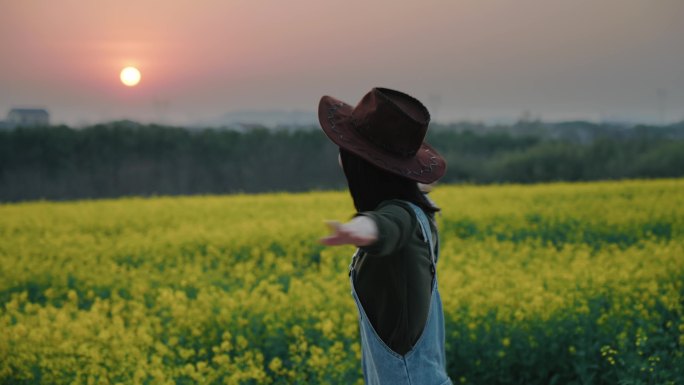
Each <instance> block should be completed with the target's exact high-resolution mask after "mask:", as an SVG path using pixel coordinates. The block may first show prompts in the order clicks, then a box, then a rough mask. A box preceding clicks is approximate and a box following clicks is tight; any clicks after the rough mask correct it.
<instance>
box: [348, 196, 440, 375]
mask: <svg viewBox="0 0 684 385" xmlns="http://www.w3.org/2000/svg"><path fill="white" fill-rule="evenodd" d="M407 203H408V204H409V206H411V208H412V209H413V211H414V212H415V214H416V217H417V219H418V223H419V224H420V228H421V231H422V232H423V239H426V240H427V244H428V246H429V247H430V256H431V257H432V270H433V271H436V263H437V255H436V254H435V250H434V247H433V244H434V243H433V242H432V231H431V230H430V225H429V222H428V218H427V216H426V215H425V213H423V210H422V209H420V208H419V207H418V206H416V205H414V204H413V203H410V202H407ZM358 253H359V251H358V250H357V252H356V254H354V257H353V258H352V263H351V265H350V266H349V274H350V280H351V287H352V291H351V292H352V296H353V297H354V301H355V302H356V306H357V307H358V309H359V328H360V334H361V354H362V358H361V360H362V368H363V377H364V379H365V381H366V384H367V385H376V384H377V385H380V384H382V385H385V384H386V385H409V384H411V385H419V384H420V385H422V384H425V385H447V384H451V380H450V379H449V377H448V376H447V373H446V359H445V353H444V313H443V311H442V300H441V298H440V296H439V291H438V290H437V274H436V273H435V276H434V279H433V281H432V296H431V298H430V310H429V312H428V317H427V321H426V322H425V328H424V329H423V332H422V333H421V335H420V337H419V338H418V341H417V342H416V344H415V345H414V346H413V348H411V350H409V351H408V352H407V353H406V354H404V355H403V356H402V355H399V354H398V353H396V352H394V351H393V350H391V349H390V348H389V347H388V346H387V345H386V344H385V343H384V342H383V341H382V339H380V337H379V336H378V334H377V333H376V331H375V329H373V326H372V325H371V323H370V321H369V320H368V317H367V316H366V312H365V311H364V309H363V306H362V305H361V301H360V300H359V297H358V295H357V294H356V289H355V288H354V280H355V277H356V272H355V271H354V264H355V262H356V257H357V255H358Z"/></svg>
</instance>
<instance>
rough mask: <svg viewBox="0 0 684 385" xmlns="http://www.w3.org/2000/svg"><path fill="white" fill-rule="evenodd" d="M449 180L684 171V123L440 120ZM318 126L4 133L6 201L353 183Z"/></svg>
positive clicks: (0, 153) (438, 141) (126, 126)
mask: <svg viewBox="0 0 684 385" xmlns="http://www.w3.org/2000/svg"><path fill="white" fill-rule="evenodd" d="M428 141H429V142H430V143H432V144H433V145H434V146H435V147H436V148H437V150H438V151H440V153H442V155H443V156H444V157H445V158H446V160H447V163H448V169H447V173H446V175H445V177H444V178H443V179H442V181H443V182H446V183H463V182H467V183H509V182H515V183H535V182H548V181H579V180H603V179H622V178H656V177H657V178H661V177H680V176H684V123H682V124H678V125H672V126H666V127H650V126H637V127H632V128H626V127H620V126H611V125H596V124H591V123H586V122H567V123H561V124H543V123H540V122H519V123H517V124H515V125H512V126H494V127H489V126H484V125H479V124H471V123H462V124H457V125H450V126H443V125H433V127H431V129H430V131H429V132H428ZM336 153H337V148H336V147H335V145H334V144H332V143H331V142H330V141H329V140H328V139H327V138H326V137H325V135H324V134H323V133H322V132H321V130H318V129H310V128H301V129H295V130H282V129H275V130H269V129H266V128H263V127H252V128H249V129H246V130H245V131H244V132H238V131H233V130H227V129H220V130H219V129H202V130H188V129H183V128H177V127H163V126H158V125H146V126H145V125H139V124H136V123H132V122H115V123H111V124H100V125H96V126H92V127H88V128H85V129H80V130H76V129H71V128H69V127H65V126H57V127H35V128H15V129H12V130H4V131H0V201H20V200H30V199H78V198H102V197H117V196H126V195H179V194H205V193H218V194H223V193H236V192H269V191H309V190H317V189H331V188H342V187H344V186H345V181H344V177H343V176H342V173H340V172H339V168H338V165H337V161H336V157H337V156H336Z"/></svg>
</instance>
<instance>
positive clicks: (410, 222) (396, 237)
mask: <svg viewBox="0 0 684 385" xmlns="http://www.w3.org/2000/svg"><path fill="white" fill-rule="evenodd" d="M410 210H411V209H410V208H409V207H408V206H406V205H404V204H401V203H397V202H395V201H389V202H388V203H387V204H384V205H381V206H379V207H378V208H377V209H376V210H373V211H364V212H361V213H359V215H363V216H367V217H369V218H371V219H372V220H373V221H374V222H375V224H376V225H377V228H378V239H377V240H376V241H375V242H373V243H372V244H370V245H368V246H363V247H361V250H363V251H365V252H366V253H367V254H368V255H369V256H376V257H383V256H386V255H390V254H393V253H394V252H396V251H397V250H399V249H401V248H402V247H403V246H404V245H405V244H406V243H407V242H408V241H409V240H410V239H411V237H412V236H413V234H414V233H415V231H416V226H417V225H418V221H417V220H416V218H414V216H413V214H412V213H411V212H410Z"/></svg>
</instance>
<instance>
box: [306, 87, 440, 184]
mask: <svg viewBox="0 0 684 385" xmlns="http://www.w3.org/2000/svg"><path fill="white" fill-rule="evenodd" d="M353 109H354V108H353V107H352V106H350V105H349V104H347V103H345V102H343V101H341V100H338V99H336V98H333V97H332V96H323V97H322V98H321V101H320V102H319V104H318V121H319V122H320V124H321V128H322V129H323V132H324V133H325V134H326V135H327V136H328V138H330V140H332V141H333V142H334V143H335V144H337V145H338V146H340V147H342V148H344V149H345V150H347V151H350V152H352V153H354V154H356V155H358V156H360V157H361V158H363V159H365V160H367V161H368V162H370V163H371V164H373V165H375V166H377V167H379V168H381V169H383V170H386V171H389V172H391V173H394V174H397V175H400V176H403V177H405V178H408V179H411V180H414V181H416V182H421V183H433V182H435V181H437V180H438V179H439V178H441V177H442V176H443V175H444V173H445V172H446V161H445V160H444V158H443V157H442V156H441V155H440V154H439V153H438V152H437V151H436V150H435V149H434V148H432V146H430V145H429V144H428V143H426V142H423V144H422V145H421V146H420V149H419V150H418V152H417V153H416V155H415V156H413V157H408V158H405V157H400V156H397V155H395V154H392V153H389V152H388V151H386V150H384V149H382V148H379V147H377V146H375V145H373V144H372V143H370V142H369V141H368V140H367V139H365V138H364V137H363V136H361V135H360V134H359V133H358V132H357V131H356V129H354V127H353V125H352V120H351V115H352V111H353Z"/></svg>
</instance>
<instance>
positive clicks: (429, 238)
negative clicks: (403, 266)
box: [406, 201, 437, 272]
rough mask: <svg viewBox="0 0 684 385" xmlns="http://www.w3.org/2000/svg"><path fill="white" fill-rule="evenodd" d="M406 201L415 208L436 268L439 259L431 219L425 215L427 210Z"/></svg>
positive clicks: (433, 266)
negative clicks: (433, 239)
mask: <svg viewBox="0 0 684 385" xmlns="http://www.w3.org/2000/svg"><path fill="white" fill-rule="evenodd" d="M406 203H408V205H409V206H410V207H411V208H412V209H413V212H414V213H415V214H416V218H417V219H418V224H420V231H422V233H423V239H425V240H426V241H427V242H428V245H429V246H430V258H431V259H432V268H433V269H434V268H435V264H436V263H437V259H436V258H435V246H434V242H433V241H432V230H431V229H430V221H429V220H428V218H427V215H425V212H423V209H421V208H420V207H418V206H416V205H415V204H414V203H411V202H408V201H406ZM433 272H434V271H433Z"/></svg>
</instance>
